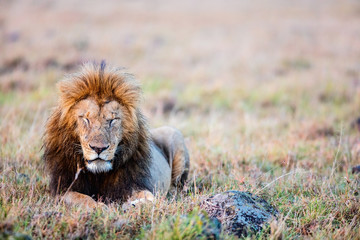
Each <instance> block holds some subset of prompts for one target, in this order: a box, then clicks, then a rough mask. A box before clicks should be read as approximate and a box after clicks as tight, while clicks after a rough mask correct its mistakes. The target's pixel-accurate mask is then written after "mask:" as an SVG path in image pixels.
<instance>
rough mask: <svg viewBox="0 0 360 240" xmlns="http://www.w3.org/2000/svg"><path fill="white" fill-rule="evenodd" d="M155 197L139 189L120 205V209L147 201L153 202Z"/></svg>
mask: <svg viewBox="0 0 360 240" xmlns="http://www.w3.org/2000/svg"><path fill="white" fill-rule="evenodd" d="M154 200H155V197H154V195H153V194H152V193H151V192H149V191H140V192H136V193H134V194H133V195H132V196H131V197H130V198H129V200H128V201H127V202H126V203H124V204H123V205H122V209H123V210H124V211H127V210H129V209H130V208H131V207H136V206H137V205H140V204H143V203H147V202H154Z"/></svg>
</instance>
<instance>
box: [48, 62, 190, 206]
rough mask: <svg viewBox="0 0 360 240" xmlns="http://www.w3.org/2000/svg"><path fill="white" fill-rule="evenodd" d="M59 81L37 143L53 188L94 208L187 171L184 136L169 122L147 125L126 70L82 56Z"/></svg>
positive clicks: (164, 187)
mask: <svg viewBox="0 0 360 240" xmlns="http://www.w3.org/2000/svg"><path fill="white" fill-rule="evenodd" d="M58 88H59V90H60V101H59V103H58V106H57V107H56V108H55V110H54V112H53V113H52V114H51V116H50V118H49V119H48V122H47V125H46V131H45V134H44V145H43V146H44V155H43V159H44V160H45V165H46V169H47V170H48V172H49V173H50V178H51V182H50V190H51V193H52V194H53V195H56V194H59V193H65V194H64V196H63V199H64V201H65V202H67V203H74V204H80V205H82V206H85V207H88V208H93V207H96V206H97V204H98V203H97V200H104V201H106V202H109V201H120V202H125V201H127V200H128V199H148V200H152V199H153V197H154V196H153V194H155V193H156V192H157V191H160V192H163V193H166V192H167V191H168V190H169V188H170V186H171V185H173V186H182V185H183V183H184V181H185V180H186V178H187V175H188V171H189V155H188V151H187V149H186V146H185V143H184V139H183V137H182V135H181V133H180V132H179V131H178V130H176V129H174V128H170V127H161V128H157V129H153V130H151V131H149V129H148V127H147V125H146V121H145V119H144V117H143V115H142V113H141V111H140V109H139V102H140V98H141V90H140V87H139V85H138V84H137V83H136V81H135V80H134V79H133V76H132V75H130V74H126V73H123V72H122V71H121V70H120V69H114V68H109V67H106V65H105V63H104V62H102V63H101V64H100V65H97V64H89V63H88V64H84V66H83V67H82V69H81V71H80V72H79V73H75V74H73V75H69V76H68V77H66V78H65V79H64V80H62V81H60V82H59V83H58Z"/></svg>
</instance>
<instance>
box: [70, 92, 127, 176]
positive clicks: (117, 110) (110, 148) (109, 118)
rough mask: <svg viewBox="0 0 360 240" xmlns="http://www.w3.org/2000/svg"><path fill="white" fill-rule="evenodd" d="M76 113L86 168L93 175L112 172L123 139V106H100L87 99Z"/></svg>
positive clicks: (107, 103) (112, 102) (111, 104)
mask: <svg viewBox="0 0 360 240" xmlns="http://www.w3.org/2000/svg"><path fill="white" fill-rule="evenodd" d="M74 114H75V117H76V119H77V120H76V121H77V129H76V133H77V134H78V136H79V139H80V144H81V149H82V153H83V156H84V159H85V165H86V168H87V169H88V170H89V171H91V172H93V173H98V172H107V171H110V170H111V169H112V168H113V159H114V156H115V153H116V151H117V147H118V145H119V143H120V141H121V139H122V127H121V119H122V108H121V105H120V104H119V103H118V102H117V101H107V102H105V103H104V104H102V105H99V104H98V103H97V102H96V101H95V99H92V98H87V99H85V100H81V101H80V102H78V103H77V104H76V105H75V108H74Z"/></svg>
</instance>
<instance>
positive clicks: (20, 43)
mask: <svg viewBox="0 0 360 240" xmlns="http://www.w3.org/2000/svg"><path fill="white" fill-rule="evenodd" d="M0 39H1V41H0V53H1V54H0V115H1V117H0V123H1V127H0V131H1V138H2V143H3V144H5V143H7V144H8V145H9V146H11V147H10V149H13V147H14V140H10V141H9V139H20V140H19V143H21V142H23V141H29V140H31V142H32V143H34V145H33V146H32V147H34V149H39V148H40V145H41V140H40V136H41V133H42V131H43V127H44V122H45V120H46V118H47V116H48V115H49V114H50V111H51V108H52V107H53V106H55V104H56V100H57V94H56V87H55V84H56V82H57V81H58V80H59V79H61V78H62V76H63V75H64V74H67V73H72V72H74V71H77V70H78V68H79V65H80V64H81V63H82V62H84V61H100V60H102V59H105V60H106V61H107V62H108V63H109V64H110V65H113V66H116V67H118V66H122V67H125V68H127V69H128V71H129V72H131V73H134V74H135V75H136V77H137V79H139V81H140V82H141V84H142V86H143V90H144V100H145V101H144V111H145V113H146V115H147V116H148V118H149V119H150V123H151V125H152V126H159V125H163V124H168V125H173V126H177V127H178V128H179V129H180V130H182V131H184V132H185V134H186V135H187V136H189V139H188V141H194V142H193V143H190V144H193V146H192V147H193V148H194V149H198V151H200V152H198V153H196V151H197V150H194V151H195V155H196V154H198V155H201V154H202V153H201V149H202V148H205V149H207V148H211V149H213V148H217V147H218V148H219V149H218V151H220V153H224V152H234V150H235V155H236V156H237V155H238V154H240V155H242V156H244V157H245V158H248V156H247V155H246V154H247V153H248V151H250V152H252V151H253V150H254V144H255V146H257V147H256V149H257V150H256V151H264V152H261V154H260V155H261V156H263V155H264V154H265V155H266V156H268V157H269V156H272V155H271V153H269V152H268V151H270V152H272V151H275V157H274V158H275V159H282V158H283V157H284V158H286V156H287V155H288V152H289V151H292V149H294V148H296V146H297V145H298V144H299V141H298V140H299V138H300V139H301V138H303V139H308V138H309V137H310V138H312V139H313V138H317V137H318V136H320V137H323V136H327V135H330V136H333V135H336V132H340V131H343V130H344V129H350V128H349V126H350V124H351V122H352V121H353V120H354V119H355V118H356V116H357V115H358V110H359V106H360V99H359V90H360V65H359V63H360V61H359V60H360V41H359V40H360V3H359V2H358V1H310V0H309V1H304V0H301V1H285V0H275V1H231V0H228V1H217V0H210V1H199V2H196V3H194V2H193V1H142V0H136V1H101V2H99V1H66V0H63V1H10V0H2V1H1V2H0ZM19 116H20V117H19ZM14 123H16V124H17V125H16V128H14V126H13V125H14ZM15 142H16V141H15ZM19 143H18V144H19ZM256 144H259V145H256ZM15 146H16V144H15ZM276 146H277V147H276ZM201 147H202V148H201ZM3 149H7V148H6V147H5V148H3ZM199 149H200V150H199ZM246 149H247V150H248V151H246ZM259 149H262V150H259ZM269 149H270V150H269ZM274 149H275V150H274ZM276 149H277V150H276ZM25 151H26V150H25ZM211 151H213V150H211ZM10 152H11V150H9V151H7V150H3V157H6V156H7V157H9V158H10V155H13V154H10ZM215 153H216V151H215ZM8 154H9V155H8ZM269 154H270V155H269ZM278 154H280V156H278ZM20 155H21V154H20ZM38 155H39V153H38V152H36V156H38ZM16 156H19V154H17V155H16ZM11 158H13V156H11ZM267 160H268V159H267ZM29 161H30V160H29ZM36 161H38V157H36ZM195 165H196V163H195Z"/></svg>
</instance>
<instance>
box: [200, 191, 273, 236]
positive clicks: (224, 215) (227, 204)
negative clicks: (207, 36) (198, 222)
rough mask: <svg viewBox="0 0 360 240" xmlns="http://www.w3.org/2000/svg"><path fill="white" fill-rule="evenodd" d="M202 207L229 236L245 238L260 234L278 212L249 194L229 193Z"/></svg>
mask: <svg viewBox="0 0 360 240" xmlns="http://www.w3.org/2000/svg"><path fill="white" fill-rule="evenodd" d="M200 207H201V208H202V209H203V210H205V211H206V212H207V213H208V214H209V216H210V217H215V218H217V219H218V220H219V221H220V222H221V225H222V229H223V230H224V231H225V232H226V233H229V234H235V235H236V236H238V237H245V236H249V235H251V234H256V233H257V232H260V231H261V230H262V229H263V227H264V226H265V225H266V223H267V222H269V221H270V220H271V219H273V218H276V216H277V214H278V211H277V210H276V209H275V208H274V207H273V206H271V205H270V204H269V203H267V202H266V201H265V200H264V199H262V198H260V197H258V196H255V195H253V194H251V193H249V192H240V191H227V192H223V193H220V194H216V195H214V196H212V197H209V198H207V199H206V200H204V201H203V202H202V203H201V205H200Z"/></svg>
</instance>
